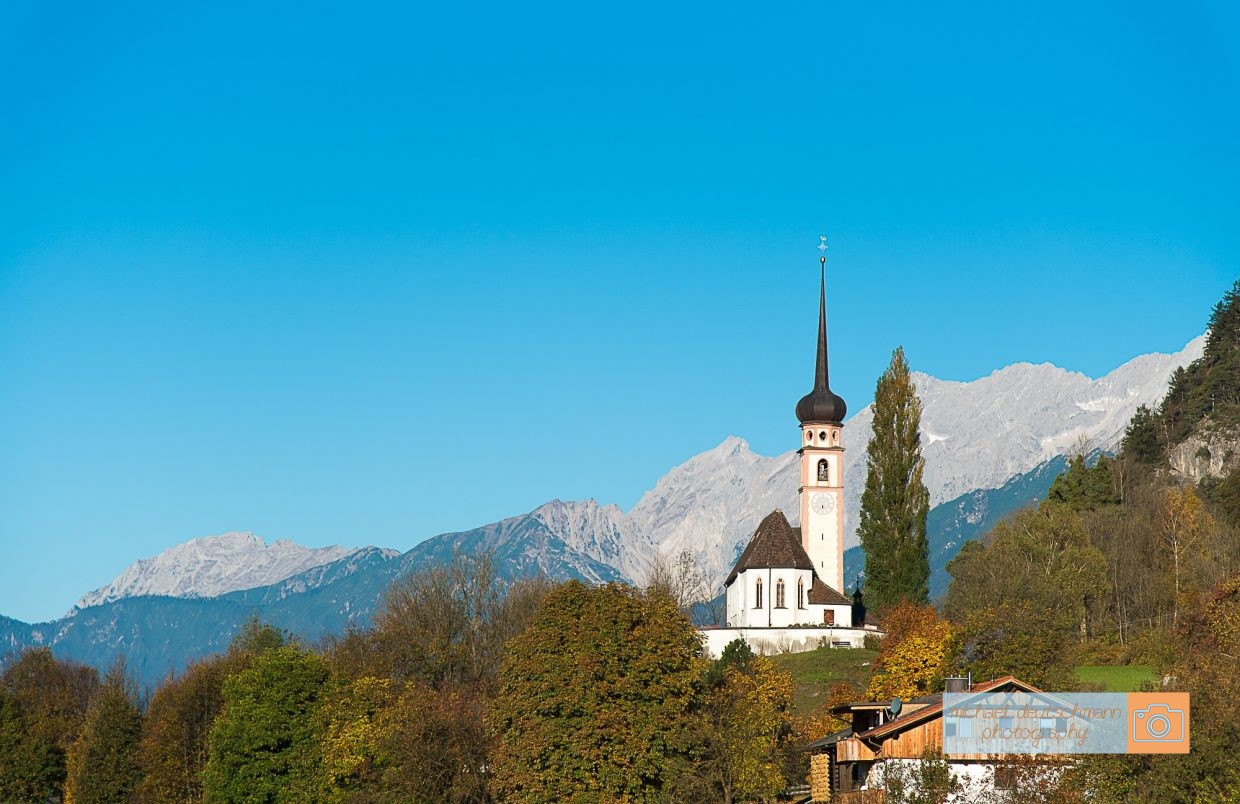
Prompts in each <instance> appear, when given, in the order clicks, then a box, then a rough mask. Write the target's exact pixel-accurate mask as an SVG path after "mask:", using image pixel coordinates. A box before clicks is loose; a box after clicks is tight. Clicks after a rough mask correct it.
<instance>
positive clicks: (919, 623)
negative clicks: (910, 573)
mask: <svg viewBox="0 0 1240 804" xmlns="http://www.w3.org/2000/svg"><path fill="white" fill-rule="evenodd" d="M883 626H884V629H885V630H886V633H887V636H886V637H884V638H883V641H882V642H881V643H879V648H878V657H877V658H876V659H875V660H874V675H873V676H872V677H871V678H870V685H869V687H868V688H867V689H866V696H867V697H869V698H870V700H874V701H885V700H887V699H889V698H901V699H903V700H906V701H907V700H909V699H911V698H916V697H917V696H919V695H926V694H928V693H931V692H934V691H936V690H937V689H938V688H939V687H940V686H941V685H942V681H943V676H944V675H945V674H946V666H947V659H948V649H949V646H950V643H951V636H952V627H951V623H949V622H947V621H946V620H944V619H943V618H941V617H940V616H939V614H938V612H937V611H935V609H934V607H933V606H931V605H916V604H913V603H909V602H907V601H905V602H903V603H900V604H898V605H897V606H895V607H894V608H892V609H891V610H889V611H888V613H887V615H886V617H885V618H884V621H883Z"/></svg>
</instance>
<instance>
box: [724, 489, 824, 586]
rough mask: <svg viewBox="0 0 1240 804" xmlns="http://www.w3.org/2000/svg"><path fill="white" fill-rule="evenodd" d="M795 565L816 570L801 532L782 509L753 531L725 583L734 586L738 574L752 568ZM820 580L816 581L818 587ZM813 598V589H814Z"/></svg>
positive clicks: (774, 512)
mask: <svg viewBox="0 0 1240 804" xmlns="http://www.w3.org/2000/svg"><path fill="white" fill-rule="evenodd" d="M768 567H775V568H780V569H783V568H791V569H803V570H813V569H814V564H813V562H812V561H810V560H809V556H807V555H806V554H805V548H804V547H802V546H801V532H800V531H798V530H796V529H795V528H793V527H792V526H791V525H789V524H788V518H787V517H786V516H784V512H783V511H780V510H778V509H776V510H774V511H772V512H771V513H769V514H767V515H766V519H763V520H762V522H761V524H759V525H758V529H757V530H755V531H754V532H753V536H751V537H750V539H749V544H747V545H745V552H743V553H741V557H740V558H738V559H737V560H736V566H735V567H733V568H732V571H731V572H730V573H728V579H727V580H726V581H724V582H723V585H724V586H730V585H731V584H732V581H734V580H736V576H737V575H739V574H740V573H742V572H744V571H745V570H749V569H766V568H768ZM817 583H818V582H815V587H816V586H817ZM810 595H811V598H810V602H811V603H812V602H814V600H813V597H812V595H813V591H812V589H811V591H810Z"/></svg>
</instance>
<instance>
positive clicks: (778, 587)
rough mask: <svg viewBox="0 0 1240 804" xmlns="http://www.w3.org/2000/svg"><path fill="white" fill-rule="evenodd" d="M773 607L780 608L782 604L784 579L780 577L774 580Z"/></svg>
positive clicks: (782, 606)
mask: <svg viewBox="0 0 1240 804" xmlns="http://www.w3.org/2000/svg"><path fill="white" fill-rule="evenodd" d="M775 608H777V609H782V608H785V606H784V579H783V578H780V579H779V580H778V581H776V582H775Z"/></svg>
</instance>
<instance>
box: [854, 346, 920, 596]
mask: <svg viewBox="0 0 1240 804" xmlns="http://www.w3.org/2000/svg"><path fill="white" fill-rule="evenodd" d="M920 428H921V400H919V399H918V398H917V393H916V390H915V389H914V387H913V380H912V378H911V377H910V376H909V369H908V361H907V360H905V358H904V348H903V347H900V348H897V349H896V350H895V352H893V353H892V355H891V363H890V365H888V366H887V370H886V371H884V372H883V375H882V376H881V377H879V378H878V387H877V389H876V390H875V392H874V430H873V435H872V436H871V438H870V444H869V447H868V448H867V451H866V477H865V491H864V492H863V493H862V495H861V526H860V527H859V528H858V529H857V532H858V533H859V535H860V536H861V547H862V549H863V550H864V551H865V562H866V563H865V577H866V580H865V587H866V589H865V597H866V601H867V603H868V604H869V605H870V606H872V607H873V608H874V609H876V610H880V611H881V610H882V609H884V608H887V607H890V606H893V605H895V604H896V603H899V602H900V601H901V600H908V601H911V602H913V603H924V602H926V600H927V599H928V598H929V595H930V559H929V546H928V544H927V542H926V514H927V513H928V512H929V510H930V494H929V492H928V491H927V490H926V484H925V483H924V482H923V481H922V473H923V471H924V469H925V459H923V458H922V456H921V441H920Z"/></svg>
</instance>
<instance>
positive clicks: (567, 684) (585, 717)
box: [493, 582, 705, 802]
mask: <svg viewBox="0 0 1240 804" xmlns="http://www.w3.org/2000/svg"><path fill="white" fill-rule="evenodd" d="M701 651H702V645H701V642H700V640H699V638H698V635H697V632H696V631H695V630H694V628H693V626H692V624H691V623H690V622H689V619H688V618H687V617H685V616H684V614H683V613H681V612H680V610H679V609H678V608H677V606H676V604H675V602H674V601H672V600H671V599H670V598H667V597H666V596H663V595H659V594H648V593H645V592H642V591H640V590H636V589H632V588H630V587H627V586H621V585H618V584H609V585H607V586H602V587H587V586H585V585H583V584H580V583H577V582H570V583H567V584H565V585H563V586H561V587H559V588H558V589H556V590H554V591H553V592H551V593H550V594H549V595H548V596H547V598H546V600H545V602H544V604H543V606H542V608H541V610H540V611H539V613H538V614H537V615H536V616H535V618H534V621H533V622H532V623H531V624H530V627H529V628H528V629H526V631H525V632H524V633H522V634H521V635H519V636H517V637H516V638H515V639H514V640H513V641H512V642H511V643H510V645H509V651H508V655H507V657H506V658H505V660H504V663H503V670H502V673H501V678H500V695H499V697H498V699H497V700H496V702H495V707H494V712H493V723H494V726H495V729H496V731H497V733H498V735H499V745H498V747H497V750H496V752H495V757H494V767H495V787H496V790H497V792H498V793H499V795H500V796H501V797H502V798H504V799H505V800H509V801H538V802H541V801H563V800H570V799H580V800H623V799H627V800H631V801H654V800H662V799H666V798H667V797H669V795H670V793H671V791H672V789H673V786H674V784H675V783H676V781H677V780H678V779H680V778H681V777H682V776H683V775H684V773H685V772H686V769H687V767H688V764H689V762H690V761H691V759H692V755H693V747H694V746H693V740H694V734H695V729H694V720H695V718H696V717H697V710H698V708H699V706H700V701H701V684H702V677H703V673H704V669H705V660H704V659H702V658H701Z"/></svg>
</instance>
